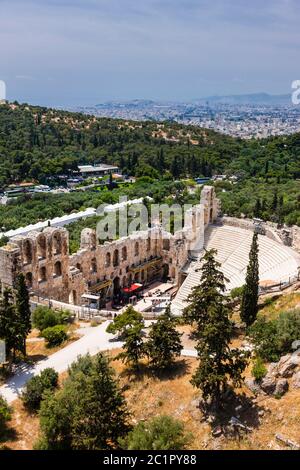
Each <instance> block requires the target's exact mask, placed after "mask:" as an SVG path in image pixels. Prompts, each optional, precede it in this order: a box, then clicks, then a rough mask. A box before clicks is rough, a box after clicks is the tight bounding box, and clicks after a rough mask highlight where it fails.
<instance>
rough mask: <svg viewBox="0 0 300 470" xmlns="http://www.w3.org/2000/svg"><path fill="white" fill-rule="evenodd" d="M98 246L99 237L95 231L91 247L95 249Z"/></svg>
mask: <svg viewBox="0 0 300 470" xmlns="http://www.w3.org/2000/svg"><path fill="white" fill-rule="evenodd" d="M96 246H97V237H96V234H95V232H93V233H92V234H91V248H92V249H95V248H96Z"/></svg>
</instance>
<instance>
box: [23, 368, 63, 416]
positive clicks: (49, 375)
mask: <svg viewBox="0 0 300 470" xmlns="http://www.w3.org/2000/svg"><path fill="white" fill-rule="evenodd" d="M57 383H58V373H57V372H56V371H55V370H54V369H51V368H47V369H45V370H43V371H42V372H41V373H40V375H36V376H35V377H32V378H31V379H30V380H28V382H27V384H26V385H25V388H24V391H23V393H22V396H21V398H22V401H23V404H24V406H25V408H27V409H28V410H29V411H37V410H38V409H39V407H40V404H41V401H42V398H43V394H44V393H45V391H47V390H54V389H55V388H56V387H57Z"/></svg>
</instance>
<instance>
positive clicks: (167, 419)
mask: <svg viewBox="0 0 300 470" xmlns="http://www.w3.org/2000/svg"><path fill="white" fill-rule="evenodd" d="M189 439H190V438H189V436H188V435H187V434H185V432H184V426H183V424H182V423H181V422H180V421H178V420H176V419H174V418H172V417H171V416H156V417H155V418H153V419H151V420H149V421H147V422H145V423H144V422H140V423H138V424H137V425H136V426H135V428H134V429H133V430H132V431H131V432H130V433H129V434H128V436H127V437H126V438H125V439H124V440H123V441H122V442H121V445H122V446H123V447H125V448H126V449H128V450H183V449H185V447H186V446H187V444H188V442H189Z"/></svg>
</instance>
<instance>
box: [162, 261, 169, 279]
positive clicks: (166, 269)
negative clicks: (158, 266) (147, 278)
mask: <svg viewBox="0 0 300 470" xmlns="http://www.w3.org/2000/svg"><path fill="white" fill-rule="evenodd" d="M168 276H169V265H168V264H164V265H163V267H162V281H163V282H166V281H167V280H168Z"/></svg>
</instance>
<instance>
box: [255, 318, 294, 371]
mask: <svg viewBox="0 0 300 470" xmlns="http://www.w3.org/2000/svg"><path fill="white" fill-rule="evenodd" d="M249 335H250V337H251V339H252V341H253V343H254V344H255V348H256V352H257V354H258V356H260V357H261V358H262V359H263V360H265V361H269V362H275V361H278V360H279V358H280V356H282V355H283V354H286V353H289V352H291V348H292V343H293V342H294V341H297V340H298V339H299V338H300V312H299V310H293V311H288V312H282V313H281V314H280V315H279V316H278V318H276V319H274V320H267V319H266V318H265V317H263V316H261V317H259V318H258V319H257V320H256V322H255V323H254V324H253V325H252V326H251V327H250V329H249Z"/></svg>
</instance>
